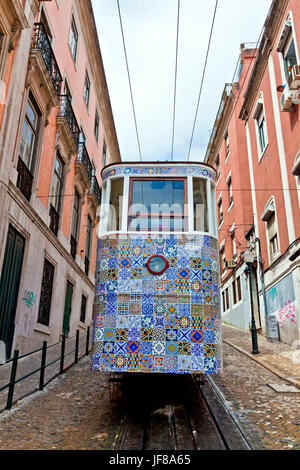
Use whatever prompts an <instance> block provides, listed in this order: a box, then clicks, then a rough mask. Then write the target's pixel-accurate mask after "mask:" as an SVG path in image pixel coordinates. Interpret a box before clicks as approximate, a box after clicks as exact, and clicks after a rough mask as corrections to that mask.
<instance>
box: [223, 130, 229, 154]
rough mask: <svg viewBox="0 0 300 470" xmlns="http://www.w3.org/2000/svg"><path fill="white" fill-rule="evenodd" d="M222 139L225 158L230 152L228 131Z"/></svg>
mask: <svg viewBox="0 0 300 470" xmlns="http://www.w3.org/2000/svg"><path fill="white" fill-rule="evenodd" d="M224 140H225V154H226V159H227V158H228V157H229V154H230V148H229V137H228V132H226V134H225V137H224Z"/></svg>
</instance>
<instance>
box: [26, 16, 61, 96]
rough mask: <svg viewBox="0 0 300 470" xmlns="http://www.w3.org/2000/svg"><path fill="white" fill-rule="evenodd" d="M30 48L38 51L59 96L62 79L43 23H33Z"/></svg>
mask: <svg viewBox="0 0 300 470" xmlns="http://www.w3.org/2000/svg"><path fill="white" fill-rule="evenodd" d="M31 48H32V49H38V50H39V51H40V53H41V56H42V58H43V60H44V63H45V65H46V69H47V71H48V74H49V77H50V80H51V82H52V85H53V87H54V89H55V91H56V95H57V97H59V96H60V90H61V84H62V81H63V79H62V76H61V73H60V71H59V68H58V65H57V62H56V59H55V56H54V52H53V49H52V46H51V43H50V41H49V38H48V35H47V33H46V30H45V27H44V25H43V23H34V27H33V35H32V42H31Z"/></svg>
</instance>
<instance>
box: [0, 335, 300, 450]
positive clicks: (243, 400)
mask: <svg viewBox="0 0 300 470" xmlns="http://www.w3.org/2000/svg"><path fill="white" fill-rule="evenodd" d="M223 337H224V371H223V373H222V374H221V375H220V376H219V377H212V378H213V381H214V383H215V384H216V386H217V387H218V390H219V392H220V393H221V394H222V395H223V397H224V398H225V401H226V405H227V406H228V407H229V408H230V411H231V412H232V413H233V415H234V417H235V419H236V420H238V425H239V428H240V430H241V432H242V434H243V436H245V439H246V440H247V442H248V443H249V444H250V446H251V448H253V449H278V450H279V449H280V450H290V449H294V450H299V449H300V426H299V411H300V393H297V392H294V393H291V392H286V393H284V392H282V393H278V392H276V391H275V390H273V389H272V388H271V387H270V386H269V384H278V385H283V384H286V385H288V386H292V383H291V382H290V381H288V380H284V379H282V378H280V377H279V375H278V373H279V369H277V370H276V371H275V366H274V364H273V369H274V371H275V372H276V374H275V373H274V372H271V371H270V370H269V369H267V367H266V365H265V366H262V365H260V364H259V363H258V362H256V360H255V361H254V360H253V358H251V357H248V356H247V352H249V351H250V338H249V335H248V333H247V332H242V331H241V330H237V329H235V328H231V327H228V326H224V328H223ZM247 340H248V343H249V348H248V351H246V350H245V351H244V352H243V353H242V352H240V351H238V350H237V347H240V349H242V347H244V348H245V344H247V343H246V341H247ZM233 342H235V346H236V347H232V346H231V345H229V343H231V344H233ZM266 343H267V342H266ZM259 344H260V345H261V357H260V359H259V360H261V361H263V359H268V360H269V361H270V359H271V356H272V355H271V353H270V350H271V348H274V351H275V346H274V345H272V343H268V344H265V340H264V339H263V338H261V337H259ZM266 347H269V348H270V349H269V354H267V353H266V349H265V348H266ZM277 348H278V344H277ZM245 349H246V348H245ZM280 349H281V350H282V351H280ZM292 354H293V350H292V348H289V347H288V346H286V345H280V346H279V352H278V353H277V356H279V358H280V356H282V357H286V364H289V363H290V364H291V369H293V371H294V380H296V373H297V372H298V373H299V364H293V363H292V361H291V360H290V358H289V355H292ZM274 356H275V355H274ZM290 357H291V356H290ZM90 360H91V359H90V357H84V358H83V359H82V360H81V361H80V363H79V364H78V365H77V366H74V367H72V368H71V369H69V370H68V371H67V372H66V373H65V374H64V375H63V376H60V377H59V378H57V379H55V380H54V381H53V382H52V383H50V384H49V385H48V386H47V387H46V388H45V390H44V391H43V392H36V393H35V394H33V395H31V396H30V397H28V398H25V399H24V400H21V401H19V402H18V403H17V404H16V405H15V406H14V407H13V408H12V410H11V411H9V412H8V411H5V412H3V413H2V414H1V415H0V449H1V450H4V449H6V450H8V449H10V450H12V449H14V450H17V449H35V450H38V449H39V450H41V449H44V450H51V449H58V450H113V449H124V448H127V449H130V450H138V449H139V448H140V447H139V446H140V444H139V443H138V441H139V437H140V436H139V433H140V429H139V428H138V426H137V423H138V421H139V420H141V419H142V418H141V417H140V418H139V420H137V419H136V416H137V414H138V413H136V410H137V409H139V408H138V407H137V406H135V413H134V412H133V411H132V410H133V408H132V407H130V402H131V403H135V404H136V405H137V402H136V400H135V398H136V395H135V394H134V393H135V392H134V387H131V388H130V386H129V388H127V392H128V391H129V394H130V396H129V399H128V395H127V397H126V396H124V395H123V398H124V397H125V401H124V400H123V401H122V400H120V399H119V400H116V401H112V402H111V401H110V393H109V383H108V376H105V375H104V374H101V373H97V372H91V371H90ZM273 360H275V359H274V357H273ZM268 367H269V368H270V367H271V366H270V365H268ZM282 370H283V369H281V371H282ZM285 370H286V372H287V365H286V366H285ZM290 375H291V374H290ZM298 378H299V377H298ZM205 387H206V385H205V386H204V390H205ZM116 390H117V389H116ZM169 390H173V392H171V391H170V397H169V398H170V400H169V403H168V402H167V401H166V400H165V401H164V399H165V398H166V397H161V402H160V401H159V400H157V401H156V409H155V408H152V413H151V419H152V422H151V426H152V427H151V426H150V428H151V429H152V434H151V430H150V438H149V436H148V438H147V439H148V443H147V444H146V445H147V446H149V447H147V448H149V449H152V450H153V449H155V450H158V449H160V450H167V448H168V447H170V450H172V449H174V446H173V444H172V443H173V442H174V436H173V437H172V436H171V435H170V427H168V426H165V425H164V424H163V423H164V422H165V423H167V422H168V420H169V418H168V413H169V415H170V411H171V415H170V416H171V418H172V412H174V419H175V426H176V429H177V432H178V434H177V441H178V439H179V448H180V449H182V448H184V449H185V450H188V449H189V448H190V447H189V445H190V444H188V443H187V441H184V436H186V435H187V434H186V431H184V429H183V427H182V423H183V418H182V416H183V415H182V407H181V406H180V403H179V404H178V402H176V400H178V395H177V394H176V393H175V394H174V388H172V387H170V388H169ZM184 390H185V392H186V391H187V389H186V388H184ZM298 390H299V389H298ZM111 391H112V392H113V390H111ZM117 391H118V390H117ZM166 394H167V392H165V395H166ZM113 395H114V397H115V398H116V395H115V393H114V392H113ZM148 395H149V396H150V395H152V396H154V397H155V388H153V389H152V390H151V393H149V392H148ZM208 395H209V394H208ZM144 396H145V395H144ZM157 398H158V397H157V395H156V399H157ZM172 400H173V401H172ZM153 402H155V400H154V401H153ZM166 403H168V404H166ZM195 405H197V406H195ZM191 409H193V416H192V418H193V419H192V420H191V423H192V425H193V428H192V432H193V434H194V435H195V432H196V435H197V434H198V441H197V440H196V444H197V442H198V444H197V445H198V446H199V447H198V448H201V449H204V448H213V449H220V448H224V447H222V443H221V444H220V441H219V444H217V441H216V440H215V439H217V438H216V437H212V436H213V434H212V429H213V428H214V427H215V424H214V423H213V422H212V420H211V418H207V421H206V420H205V413H207V410H206V411H205V410H204V407H203V405H202V406H201V405H200V404H199V403H198V402H197V401H195V397H194V399H193V400H192V405H191ZM144 411H145V410H144ZM149 416H150V415H149ZM125 417H127V418H126V419H127V423H125V424H126V426H125V427H124V422H125ZM172 419H173V418H172ZM172 419H171V420H172ZM201 420H202V421H201ZM130 423H131V424H130ZM201 423H202V424H201ZM221 424H222V423H221ZM223 424H225V423H223ZM155 426H156V431H157V430H159V432H158V431H157V432H156V431H155ZM180 426H181V427H180ZM197 426H198V427H197ZM201 426H202V428H201ZM221 427H222V426H221ZM225 427H226V426H225ZM153 429H154V431H153ZM167 429H169V431H167ZM209 429H210V432H208V430H209ZM230 429H231V431H230V430H229V431H228V428H227V431H226V432H227V436H229V439H230V432H232V429H233V428H232V427H231V428H230ZM194 431H195V432H194ZM168 432H169V433H168ZM234 432H235V431H234ZM214 435H216V434H214ZM151 439H152V441H151ZM180 440H181V443H180ZM211 442H213V446H212V447H210V444H209V443H211ZM180 446H181V447H180ZM184 446H186V447H184ZM192 448H195V447H192ZM240 448H243V447H242V444H241V447H240Z"/></svg>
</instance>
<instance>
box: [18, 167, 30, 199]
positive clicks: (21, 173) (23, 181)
mask: <svg viewBox="0 0 300 470" xmlns="http://www.w3.org/2000/svg"><path fill="white" fill-rule="evenodd" d="M17 171H18V179H17V188H19V190H20V191H21V193H22V194H23V196H25V197H26V199H27V201H30V197H31V191H32V182H33V175H32V174H31V173H30V171H29V170H28V168H27V166H26V165H25V163H24V162H23V160H22V158H19V161H18V167H17Z"/></svg>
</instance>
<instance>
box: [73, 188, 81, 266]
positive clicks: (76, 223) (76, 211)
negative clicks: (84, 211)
mask: <svg viewBox="0 0 300 470" xmlns="http://www.w3.org/2000/svg"><path fill="white" fill-rule="evenodd" d="M79 201H80V197H79V195H78V193H77V191H76V190H75V194H74V201H73V214H72V230H71V255H72V256H73V258H74V259H75V257H76V251H77V234H78V226H79Z"/></svg>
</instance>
